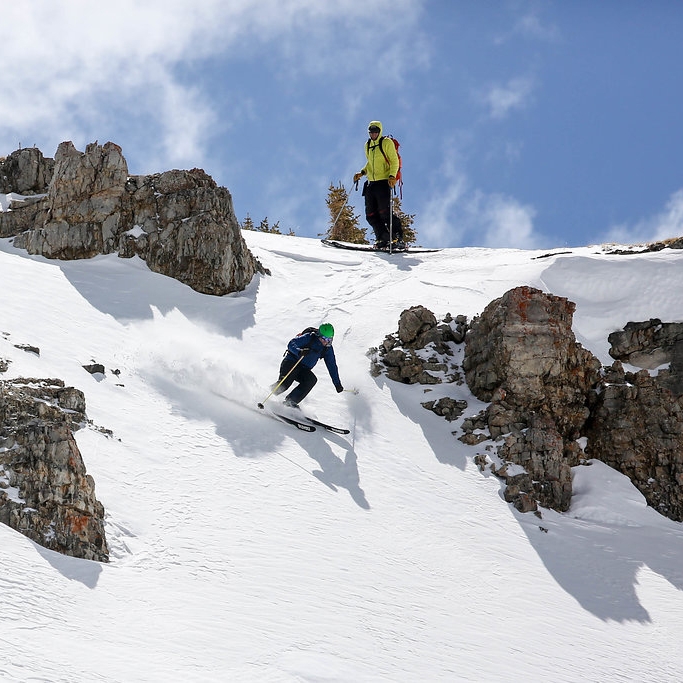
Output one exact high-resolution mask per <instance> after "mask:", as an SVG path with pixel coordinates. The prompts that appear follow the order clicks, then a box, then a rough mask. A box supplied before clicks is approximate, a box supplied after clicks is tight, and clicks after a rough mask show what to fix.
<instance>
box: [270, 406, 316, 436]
mask: <svg viewBox="0 0 683 683" xmlns="http://www.w3.org/2000/svg"><path fill="white" fill-rule="evenodd" d="M261 415H268V416H269V417H274V418H275V419H276V420H281V421H282V422H286V423H287V424H290V425H294V426H295V427H296V428H297V429H300V430H301V431H302V432H314V431H315V427H314V426H313V425H312V424H308V423H306V422H301V421H300V420H295V419H294V418H293V417H288V416H287V415H282V414H281V413H276V412H275V411H273V412H272V413H261ZM306 419H308V418H306Z"/></svg>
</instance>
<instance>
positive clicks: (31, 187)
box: [0, 147, 55, 195]
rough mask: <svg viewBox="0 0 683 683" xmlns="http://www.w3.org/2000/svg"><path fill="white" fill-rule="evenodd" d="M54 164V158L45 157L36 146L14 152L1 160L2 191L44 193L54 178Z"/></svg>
mask: <svg viewBox="0 0 683 683" xmlns="http://www.w3.org/2000/svg"><path fill="white" fill-rule="evenodd" d="M54 165H55V162H54V159H49V158H45V157H44V156H43V153H42V152H41V151H40V150H39V149H37V148H36V147H30V148H28V149H18V150H16V151H15V152H12V153H11V154H10V155H9V156H7V157H5V158H4V159H1V160H0V193H2V194H9V193H11V192H14V193H16V194H20V195H35V194H40V193H44V192H45V191H46V188H47V186H48V184H49V183H50V179H51V178H52V172H53V169H54Z"/></svg>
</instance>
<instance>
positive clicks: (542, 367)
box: [372, 287, 683, 521]
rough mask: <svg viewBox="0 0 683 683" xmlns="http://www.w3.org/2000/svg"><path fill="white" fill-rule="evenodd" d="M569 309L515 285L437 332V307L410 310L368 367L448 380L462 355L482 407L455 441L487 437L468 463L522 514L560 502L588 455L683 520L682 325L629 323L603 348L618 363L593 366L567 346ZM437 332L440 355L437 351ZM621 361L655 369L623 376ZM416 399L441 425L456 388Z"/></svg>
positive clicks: (452, 413)
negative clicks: (488, 476)
mask: <svg viewBox="0 0 683 683" xmlns="http://www.w3.org/2000/svg"><path fill="white" fill-rule="evenodd" d="M574 308H575V307H574V304H573V303H572V302H570V301H568V300H567V299H564V298H562V297H557V296H554V295H552V294H545V293H543V292H541V291H540V290H537V289H533V288H531V287H518V288H516V289H513V290H510V291H509V292H507V293H506V294H505V295H504V296H502V297H501V298H500V299H497V300H495V301H492V302H491V303H490V304H489V305H488V306H487V307H486V309H485V310H484V312H483V313H482V314H481V315H480V316H478V317H477V318H475V319H474V320H473V321H472V323H471V324H470V326H469V329H467V328H466V326H462V327H461V328H460V329H459V330H458V331H457V333H455V334H454V335H453V337H451V336H450V335H449V334H448V333H447V334H446V336H445V337H444V336H443V335H442V333H440V332H439V328H440V327H443V326H439V325H437V323H436V318H435V317H434V315H433V314H432V313H431V312H430V311H428V310H427V309H424V308H423V307H415V308H413V309H409V310H408V311H404V313H403V314H402V315H401V320H400V322H399V333H398V334H397V335H389V336H388V337H387V338H386V339H385V341H384V342H383V344H382V345H381V346H380V348H379V349H377V350H374V351H373V354H372V355H373V373H374V374H375V375H377V374H379V373H384V374H386V376H387V377H389V378H391V379H394V380H396V381H400V382H409V383H413V382H421V383H424V384H433V383H439V382H442V381H453V379H454V378H457V377H458V376H459V375H460V374H461V373H460V368H459V367H458V364H457V359H458V357H462V359H463V360H462V370H464V374H465V378H466V380H467V384H468V386H469V388H470V390H471V392H472V393H473V394H474V395H475V396H476V397H477V398H478V399H480V400H482V401H484V402H486V403H488V406H487V407H486V408H485V410H483V411H482V412H480V413H479V414H478V415H474V416H470V417H466V418H465V419H463V420H462V421H461V422H460V432H461V434H460V436H459V439H460V440H461V441H463V442H464V443H466V444H469V445H472V446H477V445H479V444H483V443H485V442H486V443H488V445H487V446H486V451H487V452H486V453H480V454H479V455H477V456H476V457H475V461H476V462H477V463H478V464H479V465H480V467H482V468H484V467H486V468H490V469H491V471H493V472H494V473H495V474H496V475H497V476H499V477H501V478H502V479H503V480H504V481H505V484H506V486H505V490H504V495H505V498H506V500H508V501H509V502H511V503H513V504H514V505H515V506H516V507H517V508H518V509H519V510H521V511H524V512H527V511H531V510H536V509H537V507H538V505H539V504H540V505H542V506H544V507H549V508H553V509H555V510H559V511H564V510H567V508H568V507H569V504H570V501H571V495H572V480H571V468H572V467H573V466H575V465H578V464H581V463H582V462H585V459H586V458H595V459H598V460H601V461H603V462H605V463H607V464H608V465H610V466H612V467H614V468H615V469H617V470H619V471H620V472H622V473H624V474H625V475H627V476H628V477H629V478H630V479H631V481H632V482H633V483H634V485H635V486H636V487H637V488H638V489H639V490H640V491H641V492H642V493H643V495H644V496H645V498H646V500H647V501H648V503H649V504H650V505H651V506H652V507H654V508H655V509H657V510H658V511H659V512H661V513H662V514H664V515H666V516H668V517H670V518H671V519H674V520H677V521H683V363H682V362H681V360H682V355H683V353H682V352H683V349H682V348H681V346H682V345H683V325H681V324H680V323H663V322H661V321H660V320H657V319H653V320H649V321H644V322H631V323H629V324H628V325H626V326H625V328H624V329H623V330H620V331H615V332H614V333H612V334H611V335H610V336H609V341H610V343H611V345H612V346H611V349H610V355H611V356H612V357H613V358H616V359H619V360H617V361H616V362H615V363H613V364H612V366H610V367H602V365H601V363H600V362H599V361H598V359H597V358H595V357H594V356H593V355H592V354H591V353H590V352H589V351H587V350H586V349H584V348H583V347H582V346H581V345H580V344H578V343H577V342H576V339H575V337H574V334H573V332H572V329H571V325H572V316H573V312H574ZM449 319H450V316H449ZM459 320H462V317H461V318H459ZM451 330H452V331H453V332H456V331H455V330H453V328H451ZM465 331H466V336H465V343H464V353H461V351H460V350H459V347H462V344H460V342H462V337H463V336H464V333H465ZM444 338H445V339H447V340H448V341H447V342H446V347H447V348H448V349H449V354H448V355H445V354H444V353H443V351H444V349H443V348H439V344H443V343H444ZM439 351H441V353H440V352H439ZM622 360H623V361H624V362H628V363H629V364H630V365H635V366H636V368H637V367H642V368H649V369H651V370H652V369H653V368H657V374H656V375H655V376H651V375H650V372H648V370H646V369H642V370H640V371H637V372H627V371H625V370H624V368H623V366H622V362H621V361H622ZM430 363H432V365H430ZM434 363H437V364H436V365H435V364H434ZM666 363H668V364H669V366H668V367H667V368H663V367H662V365H664V364H666ZM439 364H440V365H439ZM437 367H438V368H439V371H438V372H435V371H434V370H435V368H437ZM453 393H454V394H455V393H456V392H455V391H454V392H453ZM422 405H423V406H424V407H426V408H429V409H430V410H433V411H434V412H436V413H437V414H439V415H443V416H444V417H445V418H446V419H447V420H449V421H455V420H457V419H458V418H459V417H460V416H461V415H462V413H463V411H464V409H465V408H466V404H465V403H464V401H462V400H460V401H458V400H457V396H455V395H454V396H451V397H448V396H447V397H442V398H440V399H438V400H435V401H428V402H425V403H423V404H422ZM454 433H455V432H454ZM580 444H584V445H585V448H582V445H580ZM492 449H495V454H494V455H492V453H494V451H493V450H492Z"/></svg>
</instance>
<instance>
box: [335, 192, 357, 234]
mask: <svg viewBox="0 0 683 683" xmlns="http://www.w3.org/2000/svg"><path fill="white" fill-rule="evenodd" d="M356 192H358V181H357V180H356ZM348 203H349V195H348V194H347V195H346V200H345V201H344V203H343V204H342V208H341V209H339V213H338V214H337V217H336V218H335V219H334V223H332V227H331V228H330V239H332V231H333V230H334V226H335V225H337V221H338V220H339V216H341V214H342V211H343V210H344V207H345V206H346V205H347V204H348Z"/></svg>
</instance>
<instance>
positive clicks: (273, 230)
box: [240, 214, 296, 237]
mask: <svg viewBox="0 0 683 683" xmlns="http://www.w3.org/2000/svg"><path fill="white" fill-rule="evenodd" d="M240 228H242V230H255V231H256V232H268V233H270V234H271V235H282V231H281V230H280V221H278V222H277V223H275V224H274V225H272V226H271V225H270V223H269V222H268V217H267V216H266V217H265V218H264V219H263V220H262V221H261V222H260V223H259V224H258V226H257V225H255V224H254V221H253V219H252V217H251V216H250V215H249V214H247V216H246V218H245V219H244V221H243V222H242V223H241V224H240ZM295 234H296V233H295V232H294V230H292V229H291V228H290V230H289V232H288V233H287V235H288V236H290V237H291V236H294V235H295Z"/></svg>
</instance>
